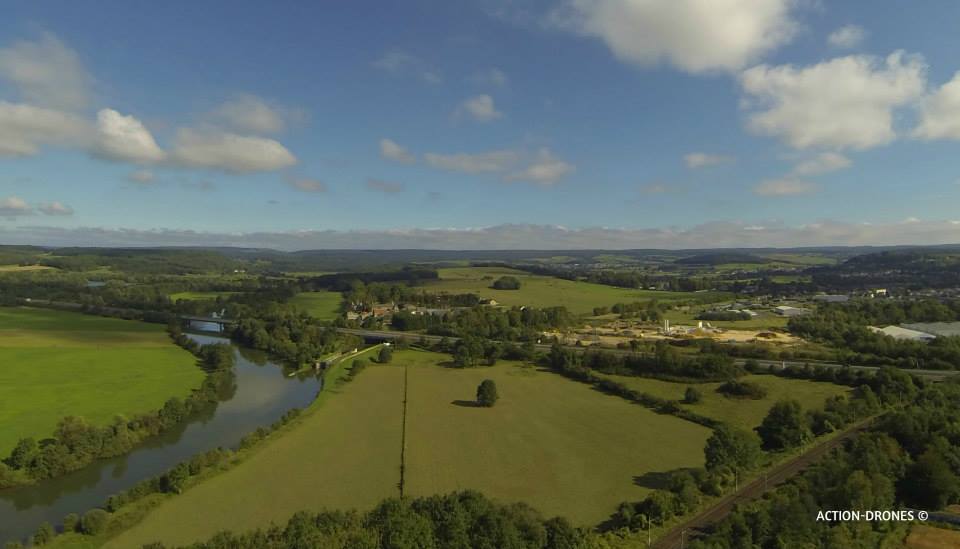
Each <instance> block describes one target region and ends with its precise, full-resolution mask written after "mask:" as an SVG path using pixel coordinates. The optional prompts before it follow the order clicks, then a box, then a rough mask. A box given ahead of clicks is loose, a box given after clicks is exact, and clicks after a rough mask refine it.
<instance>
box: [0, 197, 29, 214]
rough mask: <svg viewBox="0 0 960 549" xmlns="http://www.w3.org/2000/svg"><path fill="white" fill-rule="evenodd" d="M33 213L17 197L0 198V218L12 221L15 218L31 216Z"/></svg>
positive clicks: (24, 202) (27, 205) (23, 201)
mask: <svg viewBox="0 0 960 549" xmlns="http://www.w3.org/2000/svg"><path fill="white" fill-rule="evenodd" d="M33 213H34V212H33V208H32V207H30V205H29V204H27V202H26V201H25V200H24V199H22V198H20V197H19V196H8V197H6V198H0V217H5V218H7V219H13V218H15V217H23V216H27V215H33Z"/></svg>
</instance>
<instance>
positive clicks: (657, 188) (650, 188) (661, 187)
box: [640, 183, 672, 195]
mask: <svg viewBox="0 0 960 549" xmlns="http://www.w3.org/2000/svg"><path fill="white" fill-rule="evenodd" d="M671 190H672V187H671V186H670V185H666V184H664V183H648V184H646V185H641V187H640V192H641V193H642V194H646V195H657V194H667V193H669V192H670V191H671Z"/></svg>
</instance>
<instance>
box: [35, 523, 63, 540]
mask: <svg viewBox="0 0 960 549" xmlns="http://www.w3.org/2000/svg"><path fill="white" fill-rule="evenodd" d="M56 535H57V533H56V532H54V530H53V526H51V525H50V523H49V522H44V523H43V524H41V525H40V528H38V529H37V533H36V534H34V535H33V544H34V545H46V544H48V543H50V542H51V541H53V538H54V537H56Z"/></svg>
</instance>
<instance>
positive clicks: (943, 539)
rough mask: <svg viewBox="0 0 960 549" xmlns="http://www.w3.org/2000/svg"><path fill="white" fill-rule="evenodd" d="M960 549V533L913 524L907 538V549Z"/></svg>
mask: <svg viewBox="0 0 960 549" xmlns="http://www.w3.org/2000/svg"><path fill="white" fill-rule="evenodd" d="M945 547H960V531H958V530H948V529H946V528H936V527H933V526H926V525H924V524H914V525H913V527H912V528H910V535H909V536H907V543H906V548H907V549H943V548H945Z"/></svg>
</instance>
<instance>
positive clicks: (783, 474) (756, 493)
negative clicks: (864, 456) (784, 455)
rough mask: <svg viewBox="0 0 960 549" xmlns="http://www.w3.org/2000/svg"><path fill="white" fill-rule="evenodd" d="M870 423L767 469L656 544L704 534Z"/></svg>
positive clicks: (680, 543) (672, 544)
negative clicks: (735, 508)
mask: <svg viewBox="0 0 960 549" xmlns="http://www.w3.org/2000/svg"><path fill="white" fill-rule="evenodd" d="M870 423H871V422H870V421H866V422H863V423H860V424H858V425H856V426H854V427H852V428H850V429H848V430H847V431H846V432H844V433H843V434H841V435H839V436H836V437H834V438H832V439H830V440H828V441H826V442H823V443H820V444H818V445H817V446H814V447H813V448H811V449H810V450H808V451H807V452H805V453H803V454H801V455H799V456H797V457H795V458H793V459H792V460H790V461H788V462H787V463H784V464H782V465H779V466H777V467H774V468H773V469H772V470H770V471H767V474H766V476H765V478H764V477H761V478H758V479H756V480H754V481H752V482H750V483H749V484H747V485H746V486H744V487H743V488H740V490H739V491H737V492H735V493H733V494H730V495H729V496H727V497H725V498H723V499H721V500H720V501H719V502H717V503H716V505H714V506H713V507H710V508H709V509H706V510H705V511H703V512H701V513H700V514H699V515H697V516H695V517H693V518H691V519H690V520H688V521H686V522H684V523H682V524H680V525H678V526H676V527H674V528H673V529H672V530H670V531H669V532H667V534H666V535H664V536H663V537H661V538H660V539H658V540H657V541H656V542H654V544H653V548H654V549H682V548H683V547H684V545H686V543H687V542H689V541H690V539H692V538H693V537H696V536H698V535H701V534H702V533H703V531H704V529H705V528H707V527H709V526H711V525H713V524H715V523H717V522H719V521H720V520H722V519H723V518H724V517H726V516H727V515H729V514H730V512H731V511H733V508H734V506H736V505H737V504H739V503H744V502H747V501H750V500H754V499H757V498H759V497H761V496H762V495H763V494H764V493H766V492H767V490H770V489H772V488H774V487H775V486H777V485H778V484H782V483H784V482H786V481H787V480H788V479H789V478H790V477H792V476H794V475H796V474H797V473H800V472H801V471H803V470H804V469H806V468H807V467H808V466H810V465H811V464H813V463H815V462H817V461H819V460H820V459H821V458H823V457H824V456H826V455H827V453H829V452H830V450H833V449H834V448H836V447H838V446H840V445H841V444H843V442H844V441H846V440H847V439H849V438H850V437H852V436H854V435H856V434H857V433H859V432H861V431H863V430H864V429H866V428H867V427H868V426H869V424H870Z"/></svg>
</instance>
